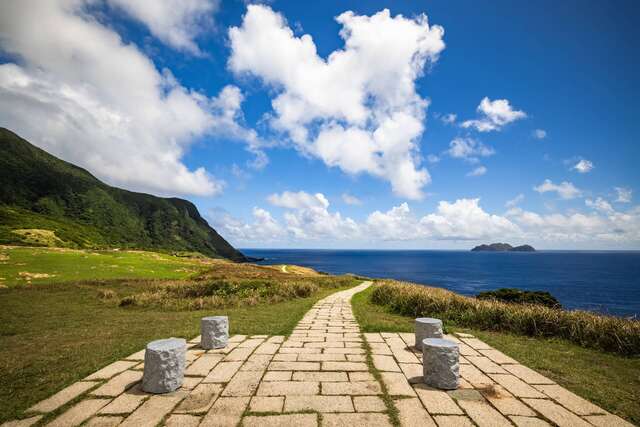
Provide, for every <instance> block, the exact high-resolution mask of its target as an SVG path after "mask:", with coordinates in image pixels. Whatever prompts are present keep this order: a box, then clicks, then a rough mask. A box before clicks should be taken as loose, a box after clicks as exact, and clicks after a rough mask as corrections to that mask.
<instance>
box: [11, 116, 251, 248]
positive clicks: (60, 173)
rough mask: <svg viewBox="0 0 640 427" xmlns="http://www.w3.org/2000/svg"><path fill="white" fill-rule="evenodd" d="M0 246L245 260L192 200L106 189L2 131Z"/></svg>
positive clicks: (78, 171)
mask: <svg viewBox="0 0 640 427" xmlns="http://www.w3.org/2000/svg"><path fill="white" fill-rule="evenodd" d="M0 244H12V245H30V246H62V247H72V248H107V247H118V248H131V249H154V250H165V251H190V252H193V251H195V252H200V253H202V254H205V255H208V256H211V257H224V258H228V259H232V260H234V261H245V260H246V259H245V257H244V255H242V254H241V253H240V252H239V251H237V250H236V249H234V248H233V247H232V246H231V245H230V244H229V243H228V242H227V241H226V240H224V238H222V237H221V236H220V235H219V234H218V233H217V232H216V231H215V230H214V229H213V228H211V227H209V225H208V224H207V222H206V221H205V220H204V219H203V218H202V217H201V216H200V214H199V213H198V210H197V208H196V207H195V206H194V205H193V204H192V203H191V202H189V201H187V200H183V199H178V198H161V197H156V196H152V195H149V194H143V193H134V192H131V191H126V190H122V189H119V188H114V187H111V186H109V185H107V184H105V183H103V182H101V181H100V180H98V179H97V178H95V177H94V176H93V175H91V174H90V173H89V172H87V171H86V170H84V169H82V168H79V167H77V166H74V165H72V164H70V163H67V162H65V161H62V160H60V159H58V158H56V157H54V156H52V155H50V154H49V153H47V152H45V151H43V150H41V149H39V148H37V147H35V146H33V145H32V144H30V143H29V142H27V141H26V140H24V139H22V138H20V137H19V136H18V135H16V134H14V133H13V132H11V131H9V130H7V129H4V128H0Z"/></svg>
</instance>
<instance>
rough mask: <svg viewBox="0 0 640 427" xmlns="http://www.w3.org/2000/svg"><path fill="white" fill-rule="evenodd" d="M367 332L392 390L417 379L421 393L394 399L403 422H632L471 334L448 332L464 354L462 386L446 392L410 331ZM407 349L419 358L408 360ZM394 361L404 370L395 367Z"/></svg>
mask: <svg viewBox="0 0 640 427" xmlns="http://www.w3.org/2000/svg"><path fill="white" fill-rule="evenodd" d="M364 338H365V340H367V342H368V344H369V346H370V347H371V349H372V359H373V361H374V365H375V366H376V368H377V369H378V370H379V371H381V372H380V375H381V376H382V379H383V381H384V382H385V385H386V386H387V390H389V394H391V395H393V394H394V393H398V392H399V391H398V390H405V389H406V387H405V386H404V384H409V383H410V384H413V387H412V388H413V391H414V392H415V394H416V395H417V397H418V398H417V399H416V398H405V399H396V400H394V405H395V407H396V409H397V410H398V414H399V418H400V424H401V425H402V426H410V425H436V424H437V425H438V426H440V427H443V426H444V427H447V426H479V427H482V426H497V427H499V426H513V425H516V426H523V427H539V426H551V425H555V426H560V427H564V426H567V427H568V426H576V427H580V426H594V425H595V426H603V427H614V426H625V427H628V426H631V424H629V423H628V422H626V421H625V420H623V419H622V418H620V417H617V416H615V415H612V414H609V413H607V412H606V411H604V410H603V409H602V408H599V407H598V406H596V405H594V404H593V403H591V402H589V401H587V400H585V399H583V398H581V397H579V396H577V395H575V394H574V393H571V392H570V391H568V390H566V389H565V388H563V387H561V386H560V385H558V384H556V383H554V382H553V381H552V380H550V379H548V378H546V377H545V376H543V375H541V374H540V373H538V372H536V371H534V370H533V369H530V368H528V367H526V366H524V365H522V364H519V363H518V361H517V360H515V359H513V358H511V357H509V356H507V355H505V354H503V353H502V352H500V351H498V350H496V349H494V348H492V347H491V346H489V345H488V344H486V343H484V342H483V341H481V340H479V339H477V338H475V337H474V336H472V335H470V334H458V336H457V337H456V336H451V335H448V336H446V337H445V338H448V339H452V340H454V341H456V342H458V343H459V346H460V352H461V355H462V356H461V360H460V375H461V379H460V387H459V389H458V390H454V391H448V392H447V391H442V390H436V389H433V388H431V387H428V386H426V385H425V384H423V383H422V378H421V376H422V364H421V360H420V359H421V358H420V357H419V356H420V352H419V351H416V350H415V348H413V347H412V343H413V342H414V340H413V339H412V337H411V334H405V333H397V334H394V333H390V332H386V333H380V334H375V333H367V334H364ZM369 339H371V341H369ZM402 343H404V348H403V347H402ZM409 355H412V356H416V357H417V360H418V361H419V362H420V363H415V360H414V361H413V362H411V363H406V362H405V361H406V360H410V359H411V357H410V356H409ZM392 361H394V362H396V363H397V365H398V366H399V367H400V370H401V373H397V372H395V365H394V364H393V363H392ZM397 375H401V376H403V377H404V378H405V380H406V381H405V382H403V383H402V384H403V385H402V386H399V385H398V384H396V385H395V386H394V385H393V383H394V380H396V381H397V377H396V376H397ZM416 404H420V406H419V407H417V406H416ZM419 409H420V410H419ZM421 410H422V411H424V413H425V414H427V415H428V416H429V417H430V418H429V419H428V420H426V419H424V416H423V415H420V414H422V412H421ZM408 414H413V415H412V416H409V415H408ZM416 419H421V420H422V421H420V422H416ZM434 421H435V424H429V423H433V422H434Z"/></svg>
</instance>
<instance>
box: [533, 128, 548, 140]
mask: <svg viewBox="0 0 640 427" xmlns="http://www.w3.org/2000/svg"><path fill="white" fill-rule="evenodd" d="M532 135H533V137H534V138H535V139H545V138H546V137H547V131H546V130H544V129H536V130H534V131H533V132H532Z"/></svg>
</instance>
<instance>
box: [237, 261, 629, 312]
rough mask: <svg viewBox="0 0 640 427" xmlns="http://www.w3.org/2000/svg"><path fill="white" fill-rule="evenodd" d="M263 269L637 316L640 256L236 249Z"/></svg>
mask: <svg viewBox="0 0 640 427" xmlns="http://www.w3.org/2000/svg"><path fill="white" fill-rule="evenodd" d="M242 252H243V253H245V254H246V255H248V256H252V257H258V258H265V260H264V261H262V262H261V263H262V264H297V265H302V266H307V267H311V268H314V269H316V270H319V271H324V272H327V273H332V274H343V273H353V274H358V275H363V276H368V277H376V278H392V279H397V280H406V281H410V282H414V283H420V284H428V285H432V286H439V287H443V288H446V289H450V290H452V291H455V292H458V293H460V294H463V295H476V294H477V293H478V292H481V291H486V290H491V289H497V288H504V287H509V288H519V289H527V290H536V291H548V292H550V293H551V294H552V295H554V296H555V297H556V298H558V300H560V302H561V303H562V305H563V306H564V307H565V308H567V309H581V310H590V311H596V312H600V313H605V314H611V315H616V316H624V317H628V316H636V317H640V252H637V251H629V252H622V251H620V252H618V251H602V252H600V251H538V252H535V253H517V252H470V251H437V250H412V251H401V250H394V251H387V250H379V251H378V250H306V249H242Z"/></svg>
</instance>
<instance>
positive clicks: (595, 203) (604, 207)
mask: <svg viewBox="0 0 640 427" xmlns="http://www.w3.org/2000/svg"><path fill="white" fill-rule="evenodd" d="M584 204H585V205H586V206H588V207H590V208H593V209H595V210H598V211H600V212H603V213H607V214H610V213H613V212H614V210H613V207H612V206H611V204H610V203H609V202H607V201H606V200H605V199H603V198H602V197H597V198H596V199H595V200H592V199H586V200H585V201H584Z"/></svg>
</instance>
